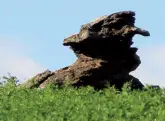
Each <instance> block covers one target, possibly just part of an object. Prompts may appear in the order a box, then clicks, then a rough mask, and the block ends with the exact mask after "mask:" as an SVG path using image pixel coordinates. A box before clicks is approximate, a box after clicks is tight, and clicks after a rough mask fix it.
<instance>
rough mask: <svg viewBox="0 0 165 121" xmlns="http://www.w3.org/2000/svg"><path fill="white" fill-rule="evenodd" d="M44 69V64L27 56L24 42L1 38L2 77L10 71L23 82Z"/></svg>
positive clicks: (0, 74)
mask: <svg viewBox="0 0 165 121" xmlns="http://www.w3.org/2000/svg"><path fill="white" fill-rule="evenodd" d="M44 70H45V68H44V67H43V66H41V65H40V64H39V63H37V62H36V61H34V60H33V59H32V58H30V57H28V56H27V54H26V48H25V46H23V44H21V43H19V42H17V41H14V40H11V39H6V38H5V39H4V38H0V77H2V76H4V75H7V73H8V72H9V73H11V75H13V76H16V77H17V78H18V79H19V80H20V81H21V82H23V81H24V80H26V79H28V78H31V77H33V76H35V75H36V74H37V73H40V72H42V71H44Z"/></svg>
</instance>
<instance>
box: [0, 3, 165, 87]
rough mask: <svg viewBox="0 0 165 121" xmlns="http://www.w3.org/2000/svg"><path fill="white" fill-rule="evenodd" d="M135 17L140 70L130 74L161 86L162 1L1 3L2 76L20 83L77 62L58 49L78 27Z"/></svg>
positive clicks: (164, 51)
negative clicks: (122, 14)
mask: <svg viewBox="0 0 165 121" xmlns="http://www.w3.org/2000/svg"><path fill="white" fill-rule="evenodd" d="M123 10H124V11H125V10H132V11H135V12H136V23H135V24H136V26H138V27H141V28H144V29H146V30H149V32H150V34H151V36H150V37H142V36H138V35H136V36H135V37H134V42H135V43H134V45H133V46H136V47H138V48H139V50H138V55H139V56H140V58H141V61H142V64H141V65H140V66H139V67H138V68H137V70H136V71H134V72H132V74H133V75H134V76H136V77H137V78H139V79H140V80H141V82H142V83H144V84H146V83H148V84H159V85H161V86H165V14H164V12H163V11H165V1H164V0H157V1H156V0H145V1H144V0H136V1H133V0H114V1H110V0H82V1H77V0H68V1H67V0H59V1H56V0H0V76H3V75H6V74H7V72H10V73H11V74H12V75H14V76H17V78H18V79H20V80H21V81H22V82H23V81H24V80H26V79H28V78H31V77H32V76H34V75H36V74H37V73H40V72H42V71H44V70H46V69H49V70H57V69H60V68H62V67H65V66H67V65H70V64H72V63H73V62H74V61H75V60H76V56H75V55H74V54H73V52H72V51H71V50H70V49H69V48H68V47H64V46H63V45H62V43H63V40H64V38H66V37H68V36H70V35H72V34H75V33H77V32H79V29H80V27H81V25H82V24H85V23H88V22H90V21H92V20H93V19H95V18H97V17H99V16H103V15H109V14H112V13H114V12H118V11H123Z"/></svg>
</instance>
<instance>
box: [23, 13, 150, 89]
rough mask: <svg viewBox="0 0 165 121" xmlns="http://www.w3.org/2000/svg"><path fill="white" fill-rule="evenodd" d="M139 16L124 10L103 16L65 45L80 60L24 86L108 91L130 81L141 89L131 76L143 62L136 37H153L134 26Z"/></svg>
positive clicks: (86, 25)
mask: <svg viewBox="0 0 165 121" xmlns="http://www.w3.org/2000/svg"><path fill="white" fill-rule="evenodd" d="M134 23H135V13H134V12H132V11H122V12H118V13H114V14H112V15H109V16H102V17H100V18H97V19H96V20H94V21H92V22H90V23H87V24H85V25H82V26H81V29H80V32H79V33H78V34H75V35H72V36H70V37H68V38H66V39H64V42H63V45H64V46H70V48H71V49H72V50H73V51H74V53H75V54H76V56H77V60H76V61H75V62H74V63H73V64H72V65H70V66H68V67H65V68H62V69H60V70H57V71H55V72H50V71H49V70H47V71H45V72H43V73H41V74H38V75H36V76H35V77H34V78H33V79H31V80H29V81H27V82H26V83H25V84H24V85H25V86H27V87H29V88H30V87H41V88H43V87H45V86H46V85H48V84H70V85H73V86H78V87H79V86H86V85H91V86H94V87H95V88H104V87H105V86H106V85H107V83H110V84H111V85H114V86H115V87H116V88H118V89H121V88H122V86H123V84H124V83H126V82H129V83H130V84H131V87H132V89H141V88H143V84H142V83H141V82H140V81H139V80H138V79H137V78H135V77H133V76H131V75H129V73H130V72H131V71H134V70H135V69H136V68H137V67H138V66H139V65H140V63H141V61H140V58H139V56H138V55H137V54H136V52H137V50H138V49H137V48H136V47H131V45H132V44H133V41H132V38H133V36H134V35H135V34H140V35H143V36H149V35H150V34H149V32H148V31H146V30H143V29H141V28H138V27H136V26H135V25H134Z"/></svg>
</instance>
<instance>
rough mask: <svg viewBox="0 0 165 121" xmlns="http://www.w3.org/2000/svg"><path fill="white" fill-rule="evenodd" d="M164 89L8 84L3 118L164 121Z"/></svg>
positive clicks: (1, 103) (0, 93) (0, 100)
mask: <svg viewBox="0 0 165 121" xmlns="http://www.w3.org/2000/svg"><path fill="white" fill-rule="evenodd" d="M13 79H14V78H13ZM14 80H15V79H14ZM164 92H165V90H164V89H160V90H153V89H150V88H148V89H147V90H145V91H130V90H129V88H125V87H124V88H123V91H122V92H118V91H116V90H115V89H114V88H107V89H104V90H100V91H95V90H94V89H93V88H92V87H82V88H80V89H74V88H73V87H65V86H64V87H57V86H53V85H50V86H48V87H46V88H45V89H37V88H34V89H27V88H23V87H20V86H15V83H13V86H12V84H6V85H4V86H0V121H164V120H165V94H164Z"/></svg>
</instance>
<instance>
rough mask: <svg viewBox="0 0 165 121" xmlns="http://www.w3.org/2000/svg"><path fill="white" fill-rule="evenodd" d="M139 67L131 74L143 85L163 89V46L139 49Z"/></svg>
mask: <svg viewBox="0 0 165 121" xmlns="http://www.w3.org/2000/svg"><path fill="white" fill-rule="evenodd" d="M138 55H139V56H140V58H141V62H142V63H141V65H140V66H139V67H138V68H137V69H136V71H134V72H132V74H133V75H134V76H136V77H137V78H139V79H140V81H141V82H142V83H143V84H154V85H160V86H163V87H165V44H162V45H150V46H148V47H145V48H139V50H138Z"/></svg>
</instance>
